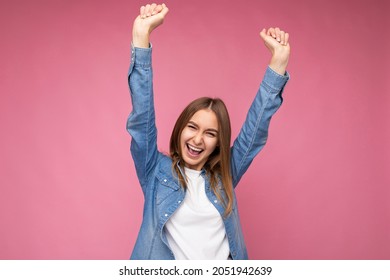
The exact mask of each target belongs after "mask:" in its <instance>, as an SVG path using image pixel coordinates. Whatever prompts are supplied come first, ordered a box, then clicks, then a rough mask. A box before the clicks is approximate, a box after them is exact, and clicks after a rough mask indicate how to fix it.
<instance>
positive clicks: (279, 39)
mask: <svg viewBox="0 0 390 280" xmlns="http://www.w3.org/2000/svg"><path fill="white" fill-rule="evenodd" d="M260 37H261V38H262V39H263V41H264V44H265V45H266V47H267V48H268V49H269V50H270V52H271V54H272V58H271V62H270V67H271V69H272V70H274V71H275V72H277V73H279V74H281V75H284V74H285V72H286V68H287V64H288V60H289V58H290V43H289V38H290V35H289V34H288V33H287V32H285V31H283V30H281V29H280V28H278V27H275V28H274V27H271V28H269V29H268V30H266V29H265V28H264V29H263V30H262V31H261V32H260Z"/></svg>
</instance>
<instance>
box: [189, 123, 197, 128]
mask: <svg viewBox="0 0 390 280" xmlns="http://www.w3.org/2000/svg"><path fill="white" fill-rule="evenodd" d="M188 128H190V129H196V127H195V126H193V125H192V124H189V125H188Z"/></svg>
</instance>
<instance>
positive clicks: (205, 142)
mask: <svg viewBox="0 0 390 280" xmlns="http://www.w3.org/2000/svg"><path fill="white" fill-rule="evenodd" d="M217 145H218V121H217V116H216V115H215V113H214V112H213V111H211V110H208V109H202V110H199V111H198V112H196V113H195V114H194V115H193V116H192V118H191V119H190V121H189V122H188V123H187V124H186V126H185V127H184V129H183V131H182V132H181V135H180V149H181V155H182V158H183V160H184V162H185V166H186V167H188V168H191V169H195V170H201V169H202V168H203V166H204V164H205V163H206V161H207V159H208V158H209V156H210V154H211V153H212V152H213V151H214V149H215V147H216V146H217Z"/></svg>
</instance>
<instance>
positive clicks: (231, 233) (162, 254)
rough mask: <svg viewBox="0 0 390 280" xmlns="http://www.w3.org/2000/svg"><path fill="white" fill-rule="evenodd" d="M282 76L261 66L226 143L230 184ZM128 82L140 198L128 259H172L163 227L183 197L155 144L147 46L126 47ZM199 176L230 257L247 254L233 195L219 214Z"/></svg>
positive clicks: (264, 125)
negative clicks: (139, 218)
mask: <svg viewBox="0 0 390 280" xmlns="http://www.w3.org/2000/svg"><path fill="white" fill-rule="evenodd" d="M288 79H289V76H288V74H287V73H286V75H285V76H281V75H279V74H277V73H275V72H274V71H272V70H271V69H270V68H269V67H268V68H267V70H266V73H265V75H264V79H263V81H262V83H261V85H260V89H259V90H258V92H257V94H256V97H255V99H254V101H253V103H252V105H251V107H250V109H249V112H248V114H247V117H246V120H245V123H244V125H243V127H242V128H241V131H240V133H239V135H238V137H237V138H236V140H235V141H234V144H233V146H232V148H231V173H232V181H233V187H234V188H235V187H236V186H237V184H238V182H239V181H240V179H241V177H242V175H243V174H244V173H245V171H246V170H247V169H248V167H249V165H250V163H251V162H252V160H253V158H254V157H255V156H256V154H257V153H258V152H259V151H260V150H261V149H262V148H263V146H264V145H265V143H266V141H267V135H268V126H269V123H270V120H271V117H272V115H273V114H274V113H275V112H276V111H277V109H278V108H279V107H280V105H281V103H282V97H281V93H282V91H283V88H284V86H285V84H286V82H287V80H288ZM128 82H129V87H130V92H131V99H132V105H133V110H132V112H131V113H130V115H129V118H128V120H127V130H128V132H129V133H130V135H131V136H132V141H131V148H130V150H131V154H132V157H133V160H134V164H135V168H136V172H137V176H138V179H139V182H140V184H141V188H142V191H143V194H144V199H145V202H144V211H143V221H142V225H141V228H140V231H139V233H138V238H137V241H136V244H135V246H134V250H133V253H132V255H131V259H161V260H162V259H164V260H166V259H174V255H173V253H172V251H171V250H170V248H169V244H168V241H167V238H166V236H165V232H164V226H165V223H166V222H167V221H168V219H169V218H170V217H171V215H172V214H173V213H174V212H175V210H177V209H178V207H179V206H180V203H181V202H182V201H183V200H184V196H185V195H186V192H185V190H184V189H183V188H182V187H181V186H180V184H179V182H178V178H177V176H176V174H175V173H174V172H175V171H173V169H172V160H171V159H170V157H168V156H166V155H164V154H162V153H160V152H159V151H158V149H157V129H156V126H155V111H154V102H153V73H152V48H151V47H150V48H134V47H132V50H131V64H130V69H129V76H128ZM202 176H203V177H204V178H205V182H206V183H205V184H206V185H205V190H206V195H207V197H208V199H209V200H210V202H211V203H212V204H213V205H214V206H215V208H216V209H217V210H218V212H219V213H220V214H221V217H222V219H223V223H224V225H225V230H226V235H227V238H228V242H229V248H230V255H231V257H232V259H248V254H247V250H246V246H245V242H244V238H243V233H242V230H241V224H240V219H239V215H238V209H237V200H236V197H235V194H234V206H233V211H232V213H231V214H230V215H229V216H227V217H224V215H223V214H224V210H225V209H224V207H223V205H222V203H221V201H219V200H218V198H217V197H216V195H215V194H214V192H213V191H212V190H211V188H210V183H209V178H207V175H206V173H205V172H204V171H203V172H202ZM220 189H221V191H222V188H221V187H220ZM222 197H224V194H223V191H222Z"/></svg>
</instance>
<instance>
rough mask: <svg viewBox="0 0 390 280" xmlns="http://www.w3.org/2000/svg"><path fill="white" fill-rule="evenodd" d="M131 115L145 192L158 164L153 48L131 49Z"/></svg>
mask: <svg viewBox="0 0 390 280" xmlns="http://www.w3.org/2000/svg"><path fill="white" fill-rule="evenodd" d="M128 83H129V88H130V93H131V101H132V108H133V109H132V112H131V113H130V115H129V117H128V119H127V131H128V132H129V133H130V135H131V137H132V139H131V146H130V150H131V155H132V157H133V160H134V164H135V168H136V172H137V176H138V180H139V181H140V184H141V187H142V190H143V192H144V193H145V191H146V189H145V188H146V185H147V178H148V177H149V175H150V173H151V171H152V170H153V168H154V165H155V164H156V161H157V156H158V151H157V129H156V125H155V112H154V101H153V71H152V48H151V47H150V48H136V47H134V46H133V45H132V47H131V63H130V68H129V73H128Z"/></svg>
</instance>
